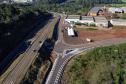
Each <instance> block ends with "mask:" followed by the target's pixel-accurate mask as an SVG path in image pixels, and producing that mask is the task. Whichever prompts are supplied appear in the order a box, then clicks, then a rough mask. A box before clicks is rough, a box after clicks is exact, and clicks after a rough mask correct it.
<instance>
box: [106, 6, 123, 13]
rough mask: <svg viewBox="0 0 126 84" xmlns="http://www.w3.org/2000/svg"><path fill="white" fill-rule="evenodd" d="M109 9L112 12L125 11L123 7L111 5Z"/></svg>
mask: <svg viewBox="0 0 126 84" xmlns="http://www.w3.org/2000/svg"><path fill="white" fill-rule="evenodd" d="M108 11H109V12H111V13H124V10H123V8H115V7H110V8H108Z"/></svg>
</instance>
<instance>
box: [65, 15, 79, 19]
mask: <svg viewBox="0 0 126 84" xmlns="http://www.w3.org/2000/svg"><path fill="white" fill-rule="evenodd" d="M66 19H80V15H68V16H67V17H66Z"/></svg>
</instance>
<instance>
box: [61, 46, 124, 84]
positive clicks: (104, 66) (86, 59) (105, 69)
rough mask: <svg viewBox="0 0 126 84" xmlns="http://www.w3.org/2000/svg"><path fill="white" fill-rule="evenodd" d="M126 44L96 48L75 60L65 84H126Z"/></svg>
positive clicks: (72, 61)
mask: <svg viewBox="0 0 126 84" xmlns="http://www.w3.org/2000/svg"><path fill="white" fill-rule="evenodd" d="M125 58H126V44H120V45H113V46H109V47H100V48H96V49H94V50H92V51H90V52H87V53H82V54H80V55H79V56H76V57H75V58H73V59H72V60H71V61H70V62H69V63H68V66H66V70H65V71H64V76H63V78H64V80H63V81H64V84H126V59H125Z"/></svg>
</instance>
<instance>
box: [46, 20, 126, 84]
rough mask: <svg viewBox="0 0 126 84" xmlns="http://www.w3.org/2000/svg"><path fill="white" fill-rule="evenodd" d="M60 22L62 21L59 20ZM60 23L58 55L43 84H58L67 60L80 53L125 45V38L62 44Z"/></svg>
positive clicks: (60, 26)
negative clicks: (69, 50)
mask: <svg viewBox="0 0 126 84" xmlns="http://www.w3.org/2000/svg"><path fill="white" fill-rule="evenodd" d="M61 20H62V19H61ZM61 22H62V21H60V24H59V30H60V31H59V39H58V40H59V41H57V44H56V49H55V51H56V52H57V53H58V57H57V58H56V60H55V62H54V64H53V67H52V69H51V71H50V73H49V75H48V77H47V80H46V83H45V84H60V78H61V76H62V73H63V70H64V67H65V65H66V64H67V63H68V62H69V60H70V59H71V58H72V57H74V56H76V55H77V54H80V53H82V52H87V51H89V50H91V49H93V48H97V47H103V46H110V45H116V44H120V43H126V38H113V39H107V40H102V41H96V42H92V43H86V44H83V45H69V44H66V43H64V41H63V38H62V34H61V28H62V23H61ZM67 49H73V51H71V52H69V53H66V51H67Z"/></svg>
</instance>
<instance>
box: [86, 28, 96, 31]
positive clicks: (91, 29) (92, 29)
mask: <svg viewBox="0 0 126 84" xmlns="http://www.w3.org/2000/svg"><path fill="white" fill-rule="evenodd" d="M85 30H90V31H94V30H98V29H96V28H86V29H85Z"/></svg>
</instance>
